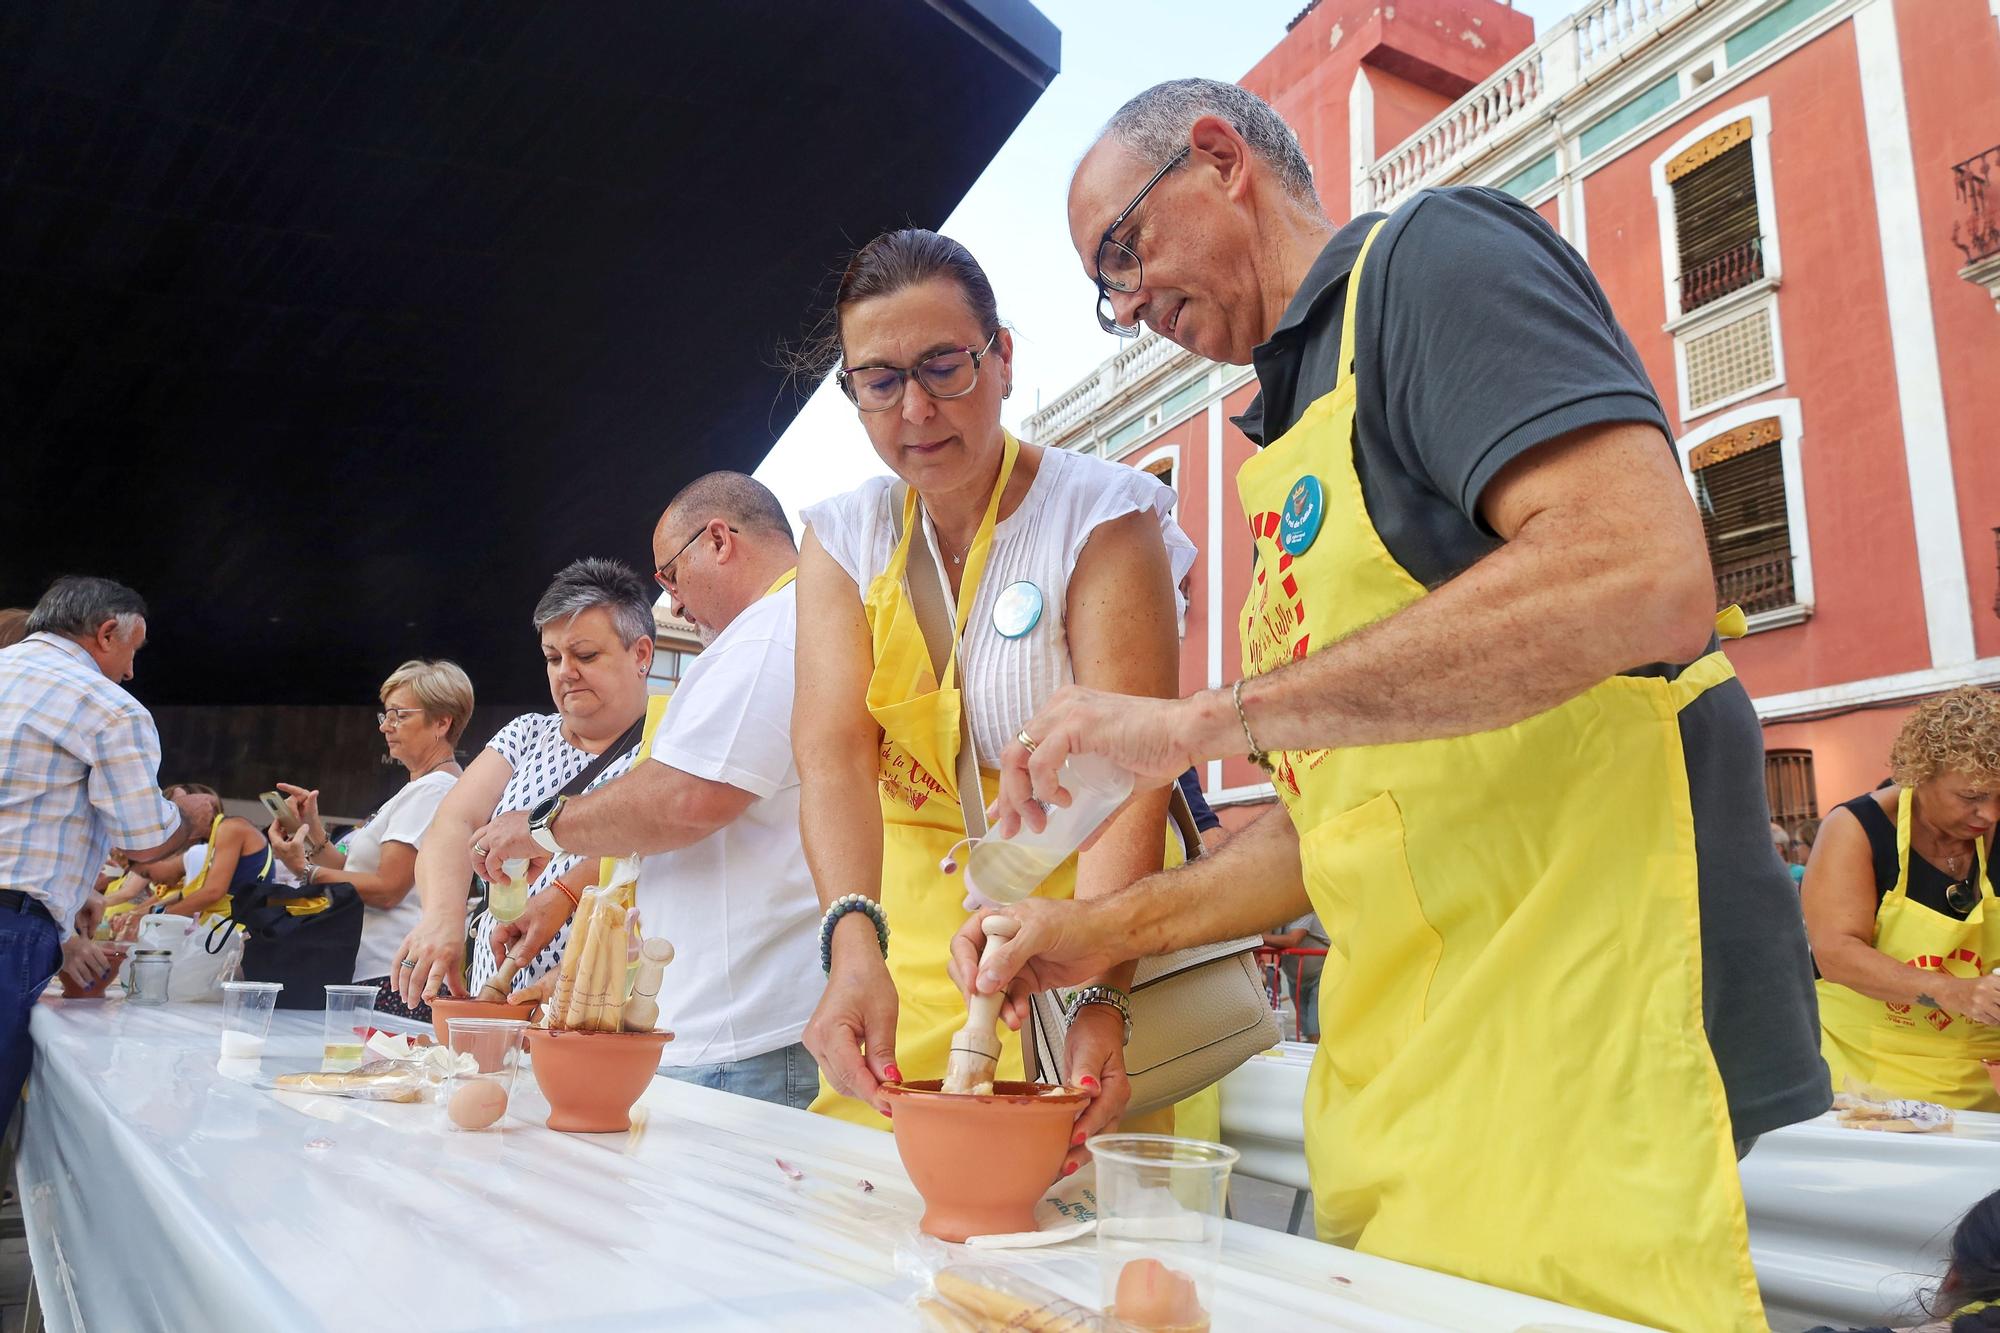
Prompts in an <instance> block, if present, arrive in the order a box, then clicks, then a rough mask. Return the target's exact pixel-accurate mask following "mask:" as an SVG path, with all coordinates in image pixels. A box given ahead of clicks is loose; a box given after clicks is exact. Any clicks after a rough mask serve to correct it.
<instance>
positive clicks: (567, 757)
mask: <svg viewBox="0 0 2000 1333" xmlns="http://www.w3.org/2000/svg"><path fill="white" fill-rule="evenodd" d="M535 630H536V632H537V633H538V634H539V635H540V636H541V645H542V660H543V661H544V662H546V663H547V664H548V674H549V694H550V696H551V698H552V699H553V700H554V702H555V706H556V711H555V712H553V713H524V714H522V715H521V716H520V717H517V718H515V719H514V720H513V721H512V722H509V723H508V724H507V725H506V726H504V727H502V728H500V730H499V731H498V732H497V733H496V734H495V735H494V737H493V739H492V740H490V741H488V742H487V743H486V748H485V749H483V750H481V751H480V753H479V755H478V757H477V758H475V759H474V760H473V761H472V763H471V764H470V765H468V766H467V768H466V770H465V776H464V777H462V778H460V779H459V781H458V785H457V786H455V787H453V788H452V790H451V792H450V793H449V794H448V795H446V797H445V798H444V800H443V802H442V803H441V804H440V805H439V806H438V811H437V816H436V818H435V819H433V820H432V822H431V827H430V830H429V832H428V833H427V834H426V835H425V838H424V842H423V846H422V848H421V849H420V850H419V851H418V853H417V893H418V896H419V898H420V900H421V901H422V903H423V919H422V921H421V922H420V923H419V924H418V925H417V927H416V928H415V929H414V930H412V931H411V932H410V935H409V938H407V939H406V940H404V941H403V946H402V948H401V949H400V950H398V952H397V955H396V959H395V965H394V966H393V967H392V968H391V969H390V975H391V977H392V981H391V985H392V986H394V987H395V988H396V989H397V990H398V991H399V992H400V993H401V995H402V998H403V1002H404V1003H405V1004H408V1005H411V1006H415V1005H416V1004H418V1003H420V1002H426V1001H429V1000H430V999H431V998H432V997H434V996H436V995H438V994H440V993H457V994H466V995H476V994H478V992H479V988H480V987H481V986H483V985H485V984H486V982H487V981H488V980H490V979H491V978H492V976H493V974H494V958H493V951H492V948H491V947H490V941H491V938H492V934H493V928H494V924H495V923H494V918H493V917H492V915H491V914H489V913H482V914H481V916H480V919H479V922H478V925H477V935H478V942H477V945H476V947H475V948H474V949H473V951H472V955H473V956H472V976H471V978H470V980H469V981H468V979H467V977H466V975H465V934H466V885H467V883H468V882H469V881H470V879H471V877H472V874H473V870H474V860H473V858H474V850H473V848H472V847H471V845H470V843H471V838H472V833H473V830H475V829H477V828H480V827H482V826H483V825H485V824H486V823H488V822H490V821H491V820H492V819H493V817H494V816H495V815H498V814H501V813H504V812H506V811H509V810H528V811H545V810H547V809H548V808H549V807H552V806H558V803H559V800H560V798H561V797H563V796H566V795H573V794H576V793H577V792H581V791H587V790H589V789H590V788H592V787H595V786H597V785H598V784H599V783H602V782H608V781H610V780H611V779H612V778H614V777H616V776H618V775H619V774H620V773H623V772H624V771H625V769H626V766H627V765H629V764H630V763H631V762H632V756H633V755H634V754H635V753H636V752H637V750H638V743H639V731H640V727H641V726H642V725H643V723H644V722H645V718H646V673H647V670H648V669H649V668H650V667H651V666H652V663H653V599H652V596H651V588H650V586H649V585H648V584H647V583H646V582H645V580H643V579H641V578H640V577H639V575H638V574H637V573H636V572H634V571H633V570H632V568H631V567H630V566H628V565H625V564H622V563H620V562H619V561H616V560H579V561H577V562H576V563H575V564H573V565H571V566H569V568H567V569H565V570H563V571H562V573H560V574H558V575H556V578H555V582H553V583H551V584H550V585H549V588H548V591H547V592H544V593H543V594H542V598H541V601H540V602H538V603H537V604H536V606H535ZM549 818H550V819H552V818H553V815H552V814H551V815H550V816H549ZM578 860H579V858H576V857H571V856H565V855H560V854H555V855H552V856H551V857H550V859H549V860H548V861H547V862H546V863H545V864H543V865H542V866H540V867H539V870H540V873H539V874H538V875H536V876H535V878H534V883H533V888H532V892H533V893H536V894H539V893H543V892H549V891H553V892H557V893H566V892H568V890H567V889H566V888H559V887H555V886H556V885H557V882H558V880H559V879H560V878H561V877H562V876H564V875H566V874H568V873H569V872H570V870H571V869H572V868H573V867H575V866H576V865H577V864H578ZM531 868H532V867H531ZM566 905H567V904H566ZM568 938H569V937H568V929H567V927H565V928H564V930H563V931H561V932H560V933H558V934H557V935H556V937H555V938H554V939H553V940H551V941H550V942H549V944H548V946H547V947H546V948H544V949H543V950H542V951H541V952H540V953H538V954H537V955H535V957H534V958H532V959H528V960H525V961H524V962H523V963H522V965H521V968H520V970H519V972H518V973H516V975H515V978H514V984H515V985H517V986H525V985H527V984H528V983H529V982H530V981H533V980H535V979H536V978H538V977H539V976H541V975H542V974H543V973H544V972H547V971H548V970H549V969H550V968H551V967H553V966H554V965H555V963H556V961H557V960H558V959H560V958H561V957H562V951H563V946H564V945H565V944H566V943H567V942H568Z"/></svg>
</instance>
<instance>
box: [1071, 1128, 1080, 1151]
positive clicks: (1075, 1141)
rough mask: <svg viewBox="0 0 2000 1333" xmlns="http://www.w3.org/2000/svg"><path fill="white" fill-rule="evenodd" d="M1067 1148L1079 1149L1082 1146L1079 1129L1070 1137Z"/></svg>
mask: <svg viewBox="0 0 2000 1333" xmlns="http://www.w3.org/2000/svg"><path fill="white" fill-rule="evenodd" d="M1069 1146H1070V1147H1072V1148H1081V1147H1082V1146H1083V1131H1082V1130H1080V1129H1079V1130H1078V1131H1077V1132H1076V1133H1074V1134H1072V1135H1070V1140H1069Z"/></svg>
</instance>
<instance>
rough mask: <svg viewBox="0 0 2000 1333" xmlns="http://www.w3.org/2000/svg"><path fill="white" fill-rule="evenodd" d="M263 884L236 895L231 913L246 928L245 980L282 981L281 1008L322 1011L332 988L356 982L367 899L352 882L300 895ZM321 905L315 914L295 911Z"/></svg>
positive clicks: (283, 888)
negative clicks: (355, 974)
mask: <svg viewBox="0 0 2000 1333" xmlns="http://www.w3.org/2000/svg"><path fill="white" fill-rule="evenodd" d="M292 892H296V891H295V890H292V889H290V888H289V886H287V885H283V884H275V883H269V882H266V883H262V884H254V885H251V886H250V887H249V888H248V889H239V890H235V891H234V892H233V893H232V894H231V903H230V909H229V915H230V917H231V919H233V920H234V921H235V922H236V923H237V924H238V925H240V926H242V927H243V930H244V940H243V979H244V980H245V981H277V982H282V983H283V984H284V987H285V988H284V990H282V991H280V992H279V993H278V1001H277V1004H278V1008H280V1009H319V1008H323V1007H324V1006H325V1004H326V992H325V987H327V986H345V985H347V984H348V983H349V982H351V981H353V980H354V956H355V954H356V953H357V952H359V950H360V948H361V920H362V912H363V910H364V909H363V905H362V902H361V895H360V894H359V893H357V892H356V891H355V888H354V886H353V885H352V884H326V885H317V884H316V885H314V886H313V887H312V888H311V889H310V890H308V891H306V892H305V894H303V895H302V896H298V897H288V896H280V895H283V894H288V893H292ZM306 904H317V906H315V907H314V910H312V911H295V910H293V909H298V908H301V907H303V906H305V905H306Z"/></svg>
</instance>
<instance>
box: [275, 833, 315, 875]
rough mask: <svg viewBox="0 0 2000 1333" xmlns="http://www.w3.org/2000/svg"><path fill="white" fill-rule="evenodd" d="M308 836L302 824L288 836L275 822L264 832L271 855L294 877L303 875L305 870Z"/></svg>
mask: <svg viewBox="0 0 2000 1333" xmlns="http://www.w3.org/2000/svg"><path fill="white" fill-rule="evenodd" d="M309 836H310V834H309V832H308V830H307V828H306V826H305V825H304V824H301V825H299V828H298V831H297V832H296V833H293V834H291V835H289V836H287V835H286V833H285V830H284V829H283V828H281V827H280V826H279V825H278V823H277V821H276V820H273V821H272V822H271V827H269V828H268V829H265V830H264V837H265V840H266V841H268V842H269V843H270V844H271V854H272V855H273V856H275V857H277V858H278V859H279V860H280V861H282V862H284V864H285V868H286V869H287V870H289V871H291V872H292V873H293V874H294V875H303V874H304V873H305V869H306V838H307V837H309Z"/></svg>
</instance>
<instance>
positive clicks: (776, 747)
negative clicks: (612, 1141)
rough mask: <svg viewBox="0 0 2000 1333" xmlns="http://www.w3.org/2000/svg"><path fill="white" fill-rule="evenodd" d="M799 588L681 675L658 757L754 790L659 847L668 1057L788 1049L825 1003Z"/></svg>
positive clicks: (646, 880) (687, 1061) (736, 1056)
mask: <svg viewBox="0 0 2000 1333" xmlns="http://www.w3.org/2000/svg"><path fill="white" fill-rule="evenodd" d="M797 586H798V585H797V584H795V583H788V584H787V585H786V586H785V587H783V588H781V589H779V590H778V591H777V592H774V593H771V594H770V595H768V596H766V597H763V598H761V599H759V600H758V601H757V602H755V603H753V604H752V605H751V606H749V607H748V608H746V609H745V610H744V611H743V613H742V614H741V615H739V616H737V617H736V619H735V620H734V621H732V622H730V625H729V627H728V628H727V629H725V630H723V631H722V633H721V634H719V635H718V636H716V639H715V642H714V643H712V644H710V645H709V646H708V647H707V648H705V649H704V650H703V651H702V653H701V655H700V656H698V657H696V658H695V660H694V662H693V664H692V665H690V666H689V667H688V671H687V674H686V675H685V676H683V677H681V681H680V685H679V687H678V688H676V689H675V690H674V697H673V699H672V700H671V701H670V702H669V703H668V705H667V714H666V716H665V717H664V718H662V719H661V721H660V728H659V733H658V734H657V735H656V736H655V737H654V740H653V749H652V754H651V756H650V757H651V758H652V759H654V760H657V761H658V762H660V763H663V764H667V765H669V766H671V767H673V768H678V769H680V770H681V771H682V772H683V773H689V774H692V775H694V776H695V777H698V778H707V779H709V780H710V781H713V782H726V783H728V784H729V785H730V786H732V787H736V788H738V789H740V790H742V791H745V792H748V793H749V794H750V795H751V796H752V797H754V798H755V799H754V800H752V801H751V802H750V805H749V806H748V807H747V808H746V809H745V810H744V811H743V813H742V814H741V815H739V816H737V817H736V818H735V819H734V820H733V821H731V822H730V823H729V824H727V825H725V826H723V827H722V828H719V829H717V830H716V831H715V832H713V833H711V834H709V835H708V836H707V837H706V838H703V839H702V840H701V841H700V842H698V843H695V844H694V845H693V846H690V847H683V848H681V849H680V850H679V851H673V852H662V853H660V854H659V855H657V856H649V857H647V858H645V860H644V861H643V862H642V863H641V865H640V869H639V889H638V902H639V911H640V914H641V917H642V919H643V921H644V923H645V931H646V934H648V935H655V936H664V937H665V938H666V939H668V940H669V941H671V942H672V944H673V946H674V961H673V962H672V963H671V964H669V965H668V967H667V970H666V973H665V975H664V977H663V978H662V981H661V986H660V1017H661V1024H660V1025H661V1026H662V1027H667V1028H671V1029H673V1032H674V1039H673V1040H672V1041H671V1042H669V1043H667V1047H666V1050H665V1051H664V1052H663V1053H662V1055H661V1059H660V1063H661V1064H662V1065H665V1066H685V1065H713V1064H725V1063H729V1062H732V1061H736V1060H745V1059H748V1058H749V1057H751V1056H753V1055H762V1054H763V1053H765V1052H766V1051H772V1050H776V1049H778V1048H779V1047H782V1046H789V1045H791V1044H792V1043H793V1042H795V1041H797V1040H798V1039H799V1038H800V1036H801V1035H802V1034H803V1033H804V1032H805V1027H806V1020H807V1019H808V1018H810V1017H812V1011H813V1006H814V1005H815V1004H816V1003H817V1002H818V999H819V993H820V986H819V984H818V983H819V944H818V929H819V898H818V895H817V894H816V893H815V892H814V890H813V882H812V876H811V874H809V873H808V872H807V870H806V861H805V853H804V852H803V851H802V850H801V848H800V845H799V773H798V769H797V768H796V767H795V766H794V765H793V763H792V661H793V658H794V655H795V654H796V651H797V647H798V592H797Z"/></svg>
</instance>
